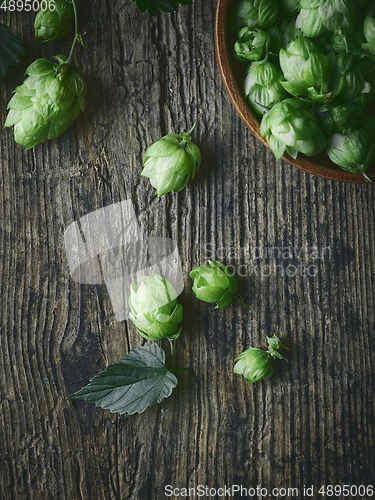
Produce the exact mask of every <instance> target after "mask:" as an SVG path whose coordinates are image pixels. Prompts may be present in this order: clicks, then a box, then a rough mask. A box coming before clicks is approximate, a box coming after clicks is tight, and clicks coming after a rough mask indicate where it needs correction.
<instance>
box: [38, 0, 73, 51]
mask: <svg viewBox="0 0 375 500" xmlns="http://www.w3.org/2000/svg"><path fill="white" fill-rule="evenodd" d="M43 5H44V4H43ZM52 5H54V7H55V8H54V9H53V10H50V9H51V6H52ZM73 16H74V11H73V4H72V2H71V1H69V0H55V2H54V4H53V3H51V2H47V9H46V10H39V12H38V14H37V15H36V17H35V22H34V28H35V38H36V39H37V40H39V41H40V42H43V43H46V42H52V41H54V40H58V39H59V38H62V37H63V36H65V35H67V34H68V33H69V31H70V30H71V29H72V19H73Z"/></svg>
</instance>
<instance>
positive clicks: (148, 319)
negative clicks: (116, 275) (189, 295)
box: [129, 274, 182, 342]
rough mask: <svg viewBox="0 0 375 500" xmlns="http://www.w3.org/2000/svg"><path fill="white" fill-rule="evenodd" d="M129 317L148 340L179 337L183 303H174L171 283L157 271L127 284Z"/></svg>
mask: <svg viewBox="0 0 375 500" xmlns="http://www.w3.org/2000/svg"><path fill="white" fill-rule="evenodd" d="M129 305H130V310H131V314H130V318H131V320H132V321H133V323H134V324H135V326H136V327H137V330H138V332H139V333H140V334H141V335H142V336H143V337H144V338H145V339H147V340H150V341H155V340H158V339H162V338H165V337H167V338H168V339H169V341H170V342H172V340H175V339H177V338H178V337H179V335H180V333H181V327H180V326H178V325H179V323H181V321H182V306H181V304H178V303H177V294H176V291H175V289H174V288H173V285H172V284H171V283H169V281H167V280H166V279H165V278H163V277H161V276H159V275H158V274H153V275H152V276H150V277H143V278H142V279H141V281H140V284H139V286H138V287H137V286H136V285H135V283H132V284H131V286H130V299H129Z"/></svg>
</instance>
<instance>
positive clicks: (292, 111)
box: [260, 98, 327, 160]
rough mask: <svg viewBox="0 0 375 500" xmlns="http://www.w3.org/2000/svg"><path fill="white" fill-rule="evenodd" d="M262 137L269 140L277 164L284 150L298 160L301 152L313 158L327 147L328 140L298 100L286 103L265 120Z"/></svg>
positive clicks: (270, 112) (275, 109)
mask: <svg viewBox="0 0 375 500" xmlns="http://www.w3.org/2000/svg"><path fill="white" fill-rule="evenodd" d="M260 134H261V136H262V137H266V139H267V141H268V144H269V145H270V148H271V149H272V151H273V152H274V154H275V156H276V158H277V160H280V158H281V157H282V155H283V154H284V152H285V150H286V151H287V152H288V153H289V154H290V155H291V156H292V157H293V158H296V157H297V154H298V152H300V153H303V154H305V155H307V156H314V155H316V154H318V153H320V152H321V151H323V149H324V148H325V147H326V145H327V140H326V138H325V136H324V135H323V132H322V130H321V129H320V127H319V125H318V121H317V119H316V118H315V116H313V115H312V114H311V113H310V112H309V111H307V109H305V108H304V104H303V103H302V102H301V101H299V100H298V99H293V98H290V99H285V100H284V101H282V102H279V103H277V104H275V105H274V106H273V107H272V109H271V110H270V111H269V112H268V113H267V114H265V115H264V116H263V118H262V121H261V123H260Z"/></svg>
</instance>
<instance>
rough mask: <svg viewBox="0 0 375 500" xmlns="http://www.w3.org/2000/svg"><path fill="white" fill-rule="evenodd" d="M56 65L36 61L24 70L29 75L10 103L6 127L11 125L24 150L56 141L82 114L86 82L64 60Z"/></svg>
mask: <svg viewBox="0 0 375 500" xmlns="http://www.w3.org/2000/svg"><path fill="white" fill-rule="evenodd" d="M56 59H57V61H58V63H53V62H52V61H49V60H48V59H37V60H36V61H34V62H33V63H32V64H30V66H29V67H28V68H27V69H26V74H27V75H29V76H28V77H27V78H26V79H25V81H24V82H23V84H22V85H20V86H19V87H17V88H16V90H15V93H14V96H13V97H12V99H11V100H10V101H9V104H8V109H9V113H8V116H7V119H6V121H5V127H12V126H13V125H14V139H15V141H16V142H17V143H18V144H20V145H21V146H25V147H26V150H28V149H31V148H33V147H34V146H36V145H37V144H39V143H42V142H45V141H47V139H55V138H56V137H58V136H59V135H61V134H62V133H63V132H65V130H66V129H67V128H68V127H69V126H70V125H71V124H72V123H73V121H74V120H75V119H76V117H77V115H78V114H79V112H80V111H84V109H85V107H84V99H85V95H86V90H87V87H86V82H85V80H84V79H83V78H82V77H81V75H80V74H79V73H78V70H77V67H76V66H75V64H74V63H72V64H71V65H70V67H68V66H67V65H66V64H65V62H66V60H67V58H66V57H65V56H56Z"/></svg>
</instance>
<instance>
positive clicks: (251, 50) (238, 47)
mask: <svg viewBox="0 0 375 500" xmlns="http://www.w3.org/2000/svg"><path fill="white" fill-rule="evenodd" d="M270 42H271V39H270V37H269V35H268V34H267V33H266V32H265V31H262V30H260V29H255V30H250V29H249V28H247V27H245V28H242V29H241V30H240V31H239V32H238V34H237V41H236V43H235V44H234V50H233V55H234V58H235V59H237V60H238V61H259V59H260V58H261V57H262V55H263V53H264V51H265V49H266V46H267V43H268V44H269V43H270Z"/></svg>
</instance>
